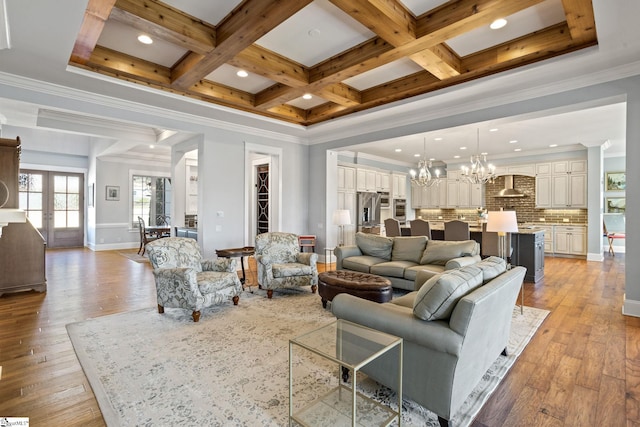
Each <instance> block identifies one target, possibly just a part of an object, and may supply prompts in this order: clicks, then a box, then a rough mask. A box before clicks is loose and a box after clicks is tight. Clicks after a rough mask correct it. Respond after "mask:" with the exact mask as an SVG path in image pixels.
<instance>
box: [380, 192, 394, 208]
mask: <svg viewBox="0 0 640 427" xmlns="http://www.w3.org/2000/svg"><path fill="white" fill-rule="evenodd" d="M378 194H379V195H380V207H381V208H388V207H391V204H390V201H389V193H378Z"/></svg>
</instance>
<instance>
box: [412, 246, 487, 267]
mask: <svg viewBox="0 0 640 427" xmlns="http://www.w3.org/2000/svg"><path fill="white" fill-rule="evenodd" d="M476 244H477V243H476V241H475V240H460V241H448V240H429V241H427V247H426V249H425V250H424V253H423V254H422V258H421V259H420V264H436V265H445V264H446V263H447V261H449V260H450V259H453V258H458V257H461V256H471V255H475V253H474V252H475V250H476Z"/></svg>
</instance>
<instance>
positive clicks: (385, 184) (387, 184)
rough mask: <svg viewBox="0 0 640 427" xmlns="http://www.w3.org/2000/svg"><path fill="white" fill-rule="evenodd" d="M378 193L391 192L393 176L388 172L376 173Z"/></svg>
mask: <svg viewBox="0 0 640 427" xmlns="http://www.w3.org/2000/svg"><path fill="white" fill-rule="evenodd" d="M376 191H380V192H382V193H390V192H391V175H390V174H389V173H388V172H376Z"/></svg>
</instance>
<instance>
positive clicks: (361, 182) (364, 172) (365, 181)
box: [356, 168, 376, 192]
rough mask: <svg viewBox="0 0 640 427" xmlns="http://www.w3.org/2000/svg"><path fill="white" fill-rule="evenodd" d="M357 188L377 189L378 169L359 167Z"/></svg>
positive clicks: (360, 189)
mask: <svg viewBox="0 0 640 427" xmlns="http://www.w3.org/2000/svg"><path fill="white" fill-rule="evenodd" d="M356 188H357V190H358V191H370V192H375V191H376V171H374V170H371V169H363V168H358V169H357V170H356Z"/></svg>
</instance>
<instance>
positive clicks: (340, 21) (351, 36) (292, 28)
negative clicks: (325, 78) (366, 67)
mask: <svg viewBox="0 0 640 427" xmlns="http://www.w3.org/2000/svg"><path fill="white" fill-rule="evenodd" d="M374 36H375V34H373V33H372V32H371V31H369V30H368V29H367V28H365V27H364V26H363V25H360V24H359V23H358V22H357V21H355V20H354V19H353V18H351V17H350V16H348V15H347V14H345V13H343V12H342V11H341V10H340V9H338V8H337V7H335V6H334V5H332V4H331V3H329V1H328V0H316V1H314V2H313V3H311V4H309V5H308V6H307V7H305V8H303V9H302V10H301V11H300V12H298V13H296V14H295V15H293V16H292V17H291V18H289V19H287V20H286V21H285V22H283V23H282V24H280V25H279V26H278V27H276V28H275V29H274V30H273V31H271V32H270V33H268V34H267V35H265V36H264V37H262V38H260V39H259V40H258V41H257V42H256V44H258V45H260V46H262V47H264V48H266V49H269V50H271V51H273V52H276V53H279V54H280V55H282V56H285V57H287V58H291V59H293V60H294V61H296V62H298V63H300V64H302V65H305V66H307V67H311V66H314V65H316V64H318V63H319V62H322V61H324V60H325V59H327V58H330V57H332V56H334V55H337V54H339V53H341V52H343V51H345V50H347V49H349V48H350V47H353V46H356V45H358V44H360V43H362V42H364V41H366V40H369V39H370V38H372V37H374Z"/></svg>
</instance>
